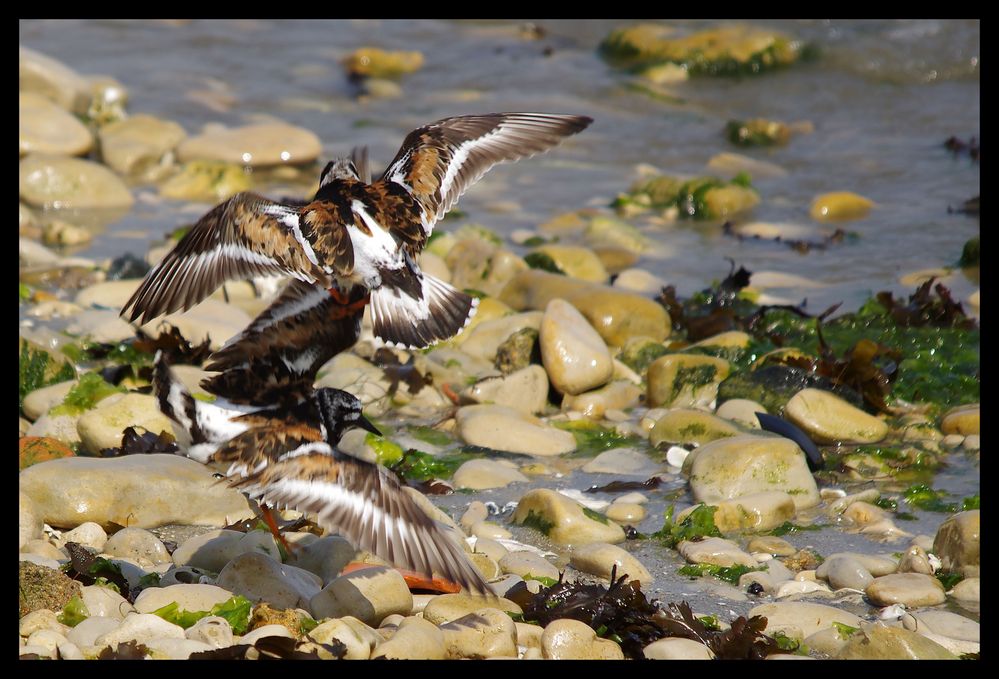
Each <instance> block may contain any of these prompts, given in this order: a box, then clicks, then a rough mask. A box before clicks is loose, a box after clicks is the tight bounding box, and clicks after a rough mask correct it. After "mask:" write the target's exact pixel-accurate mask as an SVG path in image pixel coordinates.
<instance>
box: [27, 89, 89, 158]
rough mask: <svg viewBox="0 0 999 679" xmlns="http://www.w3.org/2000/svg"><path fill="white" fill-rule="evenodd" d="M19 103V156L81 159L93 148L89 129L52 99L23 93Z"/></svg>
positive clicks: (32, 93)
mask: <svg viewBox="0 0 999 679" xmlns="http://www.w3.org/2000/svg"><path fill="white" fill-rule="evenodd" d="M17 103H18V106H17V108H18V120H19V128H18V146H19V150H20V155H22V156H23V155H25V154H28V153H48V154H53V155H63V156H82V155H84V154H85V153H87V151H89V150H90V148H91V147H92V146H93V143H94V140H93V137H92V136H91V134H90V130H88V129H87V128H86V126H85V125H83V123H81V122H80V121H79V120H77V119H76V118H75V117H74V116H72V115H71V114H69V113H67V112H66V110H65V109H63V108H60V107H59V106H56V105H55V104H54V103H52V101H51V100H50V99H47V98H45V97H43V96H42V95H40V94H36V93H34V92H21V93H20V95H19V97H18V102H17Z"/></svg>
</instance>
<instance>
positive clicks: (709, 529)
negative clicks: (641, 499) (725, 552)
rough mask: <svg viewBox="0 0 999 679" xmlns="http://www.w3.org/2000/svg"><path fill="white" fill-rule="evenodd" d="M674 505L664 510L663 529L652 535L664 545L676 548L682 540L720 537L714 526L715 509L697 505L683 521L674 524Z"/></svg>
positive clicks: (719, 532)
mask: <svg viewBox="0 0 999 679" xmlns="http://www.w3.org/2000/svg"><path fill="white" fill-rule="evenodd" d="M675 511H676V505H674V504H671V505H670V506H669V507H667V508H666V513H665V516H664V523H663V527H662V528H660V529H659V530H658V531H656V532H655V533H653V534H652V536H653V537H655V538H659V539H660V540H662V541H663V542H665V543H666V545H667V546H668V547H676V546H677V545H678V544H679V543H681V542H683V541H684V540H694V539H699V538H704V537H721V531H719V530H718V526H716V525H715V512H716V511H718V508H717V507H712V506H711V505H699V506H698V507H697V508H695V509H694V510H693V511H692V512H690V514H688V515H687V516H686V517H684V519H683V521H680V522H674V520H673V515H674V512H675Z"/></svg>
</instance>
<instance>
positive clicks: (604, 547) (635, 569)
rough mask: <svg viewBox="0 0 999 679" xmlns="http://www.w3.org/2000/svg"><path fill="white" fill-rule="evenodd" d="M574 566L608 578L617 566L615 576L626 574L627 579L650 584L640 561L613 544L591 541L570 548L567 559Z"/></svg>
mask: <svg viewBox="0 0 999 679" xmlns="http://www.w3.org/2000/svg"><path fill="white" fill-rule="evenodd" d="M569 563H570V564H572V566H573V567H574V568H577V569H578V570H581V571H583V572H584V573H591V574H593V575H596V576H598V577H601V578H604V579H609V578H610V576H611V571H612V569H614V568H615V567H616V568H617V577H621V576H622V575H627V576H628V580H638V581H639V582H641V583H643V584H645V585H651V584H652V575H651V574H650V573H649V571H648V569H647V568H646V567H645V566H643V565H642V563H641V562H640V561H639V560H638V559H636V558H635V557H634V556H633V555H631V554H630V553H628V552H626V551H624V550H623V549H621V548H620V547H617V546H615V545H609V544H606V543H600V542H596V543H591V544H588V545H581V546H579V547H576V548H575V549H574V550H572V557H571V559H570V560H569Z"/></svg>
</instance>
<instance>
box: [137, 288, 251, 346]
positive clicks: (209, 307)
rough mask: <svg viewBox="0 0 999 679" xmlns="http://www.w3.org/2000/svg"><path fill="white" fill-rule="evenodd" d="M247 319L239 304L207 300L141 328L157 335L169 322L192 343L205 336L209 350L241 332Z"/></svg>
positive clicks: (203, 338)
mask: <svg viewBox="0 0 999 679" xmlns="http://www.w3.org/2000/svg"><path fill="white" fill-rule="evenodd" d="M250 321H251V319H250V316H249V315H248V314H247V313H246V312H245V311H243V310H242V309H240V308H239V307H236V306H234V305H232V304H225V303H224V302H220V301H218V300H214V299H206V300H205V301H203V302H201V303H200V304H198V305H197V306H196V307H194V308H192V309H189V310H188V311H184V312H182V313H172V314H167V315H166V316H163V317H162V318H157V319H155V320H152V321H150V322H148V323H146V324H145V325H144V326H142V331H143V332H144V333H146V334H147V335H149V336H151V337H159V336H160V334H161V333H162V332H164V331H166V329H167V328H168V325H172V326H174V327H176V328H177V329H178V330H180V332H181V334H182V335H183V336H184V337H185V338H187V340H188V341H189V342H191V343H192V344H199V343H200V342H203V341H204V340H205V339H207V340H208V341H209V346H210V347H211V349H212V351H217V350H219V349H221V348H222V345H223V344H225V343H226V341H227V340H228V339H229V338H230V337H232V336H233V335H235V334H237V333H239V332H242V330H243V329H244V328H245V327H246V326H247V325H249V324H250Z"/></svg>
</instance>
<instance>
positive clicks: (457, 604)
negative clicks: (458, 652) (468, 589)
mask: <svg viewBox="0 0 999 679" xmlns="http://www.w3.org/2000/svg"><path fill="white" fill-rule="evenodd" d="M486 606H489V607H491V608H498V609H499V610H501V611H507V612H510V613H523V612H524V611H523V609H521V607H520V606H518V605H517V604H515V603H514V602H512V601H510V600H509V599H504V598H502V597H500V598H496V599H492V598H490V599H487V598H484V597H481V596H472V595H470V594H464V593H461V592H459V593H457V594H441V595H440V596H436V597H434V598H433V599H431V600H430V603H428V604H427V606H426V608H424V609H423V619H424V620H428V621H429V622H432V623H433V624H435V625H443V624H446V623H449V622H451V621H452V620H457V619H458V618H461V617H464V616H466V615H468V614H469V613H475V612H476V611H478V610H480V609H481V608H483V607H486Z"/></svg>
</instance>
